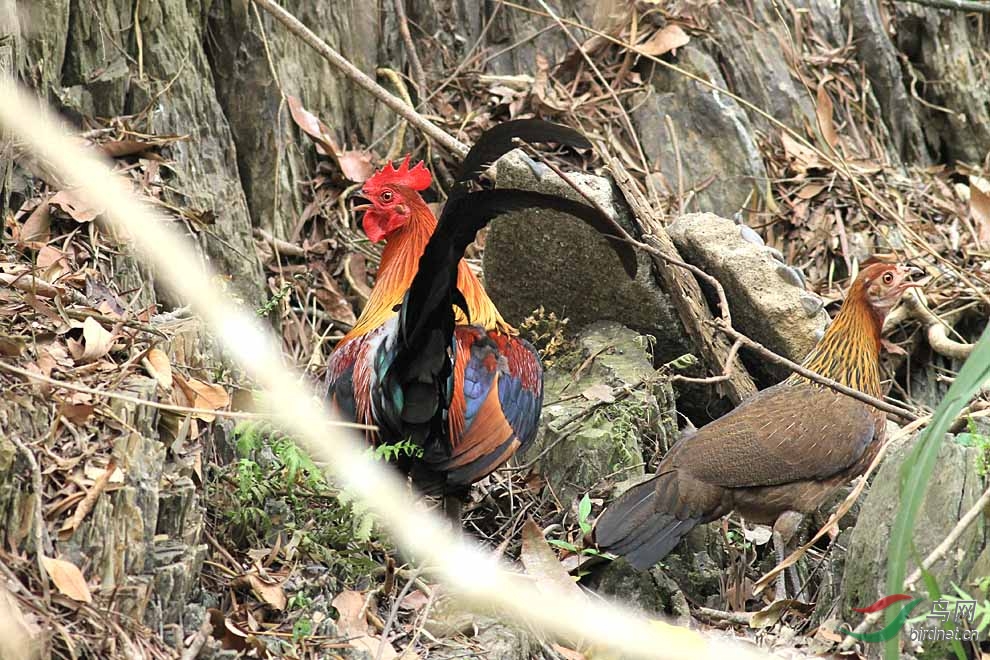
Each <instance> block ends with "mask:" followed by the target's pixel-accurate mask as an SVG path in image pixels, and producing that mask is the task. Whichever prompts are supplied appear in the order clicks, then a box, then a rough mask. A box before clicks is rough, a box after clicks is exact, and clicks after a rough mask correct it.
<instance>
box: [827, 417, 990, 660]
mask: <svg viewBox="0 0 990 660" xmlns="http://www.w3.org/2000/svg"><path fill="white" fill-rule="evenodd" d="M917 439H918V438H917V436H916V437H915V438H914V439H912V440H911V441H909V442H905V443H903V444H901V445H899V446H897V447H894V448H892V449H893V452H892V453H891V455H889V456H888V457H887V459H886V460H885V461H884V463H883V464H882V465H881V467H880V470H879V471H878V472H877V475H876V477H875V478H874V479H873V483H872V486H871V488H870V491H869V493H868V494H867V496H866V501H865V503H864V504H863V508H862V510H861V512H860V514H859V519H858V522H857V524H856V526H855V528H853V530H852V534H851V535H850V536H849V546H848V552H847V554H846V557H845V571H844V573H843V576H842V599H841V601H839V602H838V607H837V609H836V611H835V612H834V614H835V616H836V617H838V618H839V619H841V620H842V621H847V622H853V621H858V620H859V618H858V615H856V614H855V613H853V612H852V611H851V608H853V607H863V606H865V605H868V604H870V603H872V602H873V601H875V600H877V599H878V598H880V597H882V596H884V595H886V593H887V591H886V574H887V540H888V539H889V538H890V527H891V525H892V523H893V520H894V515H895V513H896V511H897V508H898V506H899V501H900V496H901V489H900V470H901V467H902V465H903V464H904V461H905V459H906V458H907V456H908V454H909V453H910V451H911V449H912V448H913V447H914V446H915V444H916V442H917ZM981 452H982V450H981V449H977V448H974V447H964V446H961V445H960V444H958V443H957V442H956V441H955V439H954V438H953V437H947V438H946V439H945V440H944V441H943V443H942V447H941V449H940V451H939V455H938V459H937V460H938V463H937V464H938V467H937V468H936V470H935V472H934V474H933V477H932V480H931V482H930V484H929V487H928V491H927V494H926V496H925V499H924V502H923V503H922V505H921V510H920V512H919V515H918V520H917V523H916V525H915V529H916V530H917V533H916V534H915V535H914V537H913V541H914V546H915V547H914V551H915V552H914V554H915V556H918V557H925V556H927V555H928V553H930V552H931V551H932V550H933V549H934V548H935V547H936V546H937V545H938V544H939V543H941V542H942V540H943V539H945V537H946V536H948V534H949V532H950V531H951V530H952V528H953V527H954V526H955V524H956V521H957V520H958V519H959V516H960V515H962V513H963V512H965V511H967V510H968V509H970V508H971V507H972V506H973V504H975V502H976V500H977V499H979V497H980V494H981V493H982V492H983V490H984V489H985V488H986V483H985V481H986V478H985V477H981V476H980V475H979V474H978V472H977V465H978V462H979V461H980V460H981ZM988 566H990V549H988V530H987V525H986V522H985V521H977V522H976V524H974V525H972V526H971V527H970V528H969V529H967V530H966V531H965V532H964V533H963V535H962V537H961V538H960V539H959V541H958V542H957V543H956V544H955V547H954V549H953V550H952V551H951V552H949V553H948V555H947V556H946V557H945V558H943V559H942V560H941V561H939V562H937V563H936V564H935V566H933V567H932V569H931V573H932V574H933V575H937V576H939V586H940V588H941V589H942V590H943V591H944V592H950V591H951V584H950V583H955V584H957V585H960V586H961V587H963V588H964V589H965V590H968V591H970V592H971V593H973V592H975V590H976V588H975V587H974V586H973V585H972V584H971V581H972V579H973V578H974V577H977V576H982V575H986V574H987V568H988ZM912 570H914V563H913V562H911V563H910V566H909V569H908V571H909V572H910V571H912ZM919 589H920V590H921V591H922V592H923V591H924V586H923V585H921V586H920V587H919ZM934 649H935V647H932V649H929V651H930V652H934ZM868 651H870V649H868ZM949 655H951V652H950V653H949ZM926 657H947V656H946V655H939V654H937V653H936V654H935V655H931V656H926Z"/></svg>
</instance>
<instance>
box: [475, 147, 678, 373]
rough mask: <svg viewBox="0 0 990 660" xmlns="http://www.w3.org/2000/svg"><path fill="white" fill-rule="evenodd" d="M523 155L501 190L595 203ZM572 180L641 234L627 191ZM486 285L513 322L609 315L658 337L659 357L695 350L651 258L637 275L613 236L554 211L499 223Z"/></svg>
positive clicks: (490, 242)
mask: <svg viewBox="0 0 990 660" xmlns="http://www.w3.org/2000/svg"><path fill="white" fill-rule="evenodd" d="M519 160H520V155H519V154H518V152H514V153H511V154H509V155H507V156H505V157H504V158H503V159H501V160H500V161H499V162H498V163H497V164H496V171H495V172H496V179H497V182H498V187H500V188H522V189H526V190H538V191H540V192H543V193H547V194H555V195H561V196H563V197H568V198H570V199H574V200H577V201H580V202H585V203H586V202H587V200H585V199H584V198H583V197H581V195H579V194H578V193H577V192H576V191H575V190H574V189H573V188H572V187H571V186H569V185H568V184H567V183H566V182H565V181H563V180H561V178H560V177H559V176H557V175H556V174H555V173H554V172H552V171H551V170H549V169H548V168H545V167H540V166H537V167H528V166H526V165H524V164H522V163H520V162H519ZM568 176H569V178H570V179H572V180H573V181H574V183H575V184H576V185H577V186H578V187H580V188H581V190H582V191H584V192H585V193H586V194H588V195H589V196H590V197H591V198H593V199H594V200H596V201H597V202H598V203H599V204H600V205H601V206H602V208H604V209H605V210H606V211H608V212H609V213H610V214H611V215H612V217H613V218H614V219H615V220H617V221H618V222H619V223H620V224H622V225H623V226H624V227H625V228H626V230H627V231H630V232H631V233H632V234H633V235H636V234H638V230H637V228H636V226H635V221H634V220H633V219H632V218H631V217H630V213H629V209H628V208H627V206H626V204H625V201H624V200H623V198H622V195H621V194H620V193H619V192H618V191H617V190H616V189H615V188H614V187H613V185H612V182H611V181H610V180H609V179H607V178H605V177H600V176H595V175H592V174H583V173H574V174H568ZM484 271H485V286H486V288H487V289H488V293H489V295H491V297H492V300H494V301H495V304H496V305H498V308H499V309H500V310H501V312H502V314H503V315H504V316H505V317H506V319H507V320H508V321H509V322H510V323H514V324H519V323H520V322H522V320H523V319H525V318H526V317H527V316H529V315H530V314H531V313H532V312H533V310H534V309H536V308H537V307H540V306H543V307H544V308H545V309H546V310H547V311H552V312H554V313H555V314H556V315H557V316H559V317H562V318H564V317H566V318H568V319H569V320H570V325H569V327H570V328H571V329H572V330H579V329H581V328H582V327H584V326H586V325H588V324H589V323H594V322H596V321H602V320H609V321H616V322H618V323H621V324H622V325H626V326H629V327H630V328H633V329H634V330H636V331H638V332H641V333H647V334H650V335H653V336H654V337H655V338H656V339H657V344H656V347H655V353H656V357H657V359H660V360H672V359H674V358H676V357H679V356H680V355H683V354H684V353H688V352H691V348H690V343H689V342H688V340H687V339H686V337H685V336H684V331H683V329H682V326H681V323H680V320H679V319H678V317H677V314H676V312H675V310H674V309H673V308H672V307H671V304H670V299H669V298H668V296H667V294H666V293H664V292H663V291H662V290H661V289H660V287H659V285H658V284H657V283H656V280H655V279H654V277H653V271H652V267H651V265H650V261H649V259H648V258H647V257H646V256H645V255H640V257H639V273H638V275H637V277H636V278H635V279H630V278H629V276H628V275H627V274H626V272H625V271H624V270H623V268H622V265H621V263H620V262H619V259H618V257H617V256H616V255H615V253H614V252H613V251H612V249H611V248H610V247H609V245H608V243H607V241H606V239H605V238H603V237H602V236H600V235H599V234H598V233H597V232H595V230H594V229H592V228H591V227H589V226H588V225H586V224H585V223H583V222H582V221H580V220H577V219H575V218H572V217H570V216H567V215H564V214H561V213H557V212H551V211H526V212H521V213H514V214H509V215H506V216H503V217H501V218H499V219H498V220H497V221H496V222H494V223H492V226H491V229H490V230H489V232H488V236H487V238H486V241H485V255H484Z"/></svg>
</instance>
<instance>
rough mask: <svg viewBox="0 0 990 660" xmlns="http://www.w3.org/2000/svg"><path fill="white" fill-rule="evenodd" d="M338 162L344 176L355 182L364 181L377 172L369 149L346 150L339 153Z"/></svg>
mask: <svg viewBox="0 0 990 660" xmlns="http://www.w3.org/2000/svg"><path fill="white" fill-rule="evenodd" d="M337 163H339V164H340V171H341V172H342V173H343V174H344V176H345V177H347V178H348V179H349V180H351V181H353V182H355V183H364V182H365V181H367V180H368V178H369V177H370V176H371V175H372V174H374V173H375V166H374V165H372V164H371V152H368V151H344V152H343V153H341V154H339V155H337Z"/></svg>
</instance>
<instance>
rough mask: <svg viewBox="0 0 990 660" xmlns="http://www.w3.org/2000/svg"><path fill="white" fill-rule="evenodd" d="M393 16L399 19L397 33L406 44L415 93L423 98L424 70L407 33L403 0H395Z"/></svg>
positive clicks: (424, 87) (407, 22)
mask: <svg viewBox="0 0 990 660" xmlns="http://www.w3.org/2000/svg"><path fill="white" fill-rule="evenodd" d="M395 16H396V18H397V19H398V21H399V34H400V35H402V42H403V43H404V44H405V46H406V57H408V58H409V68H410V69H412V75H413V80H415V81H416V87H417V95H418V96H419V97H420V98H423V95H424V94H426V71H425V70H423V63H422V62H420V60H419V53H417V52H416V44H415V42H413V38H412V34H410V33H409V19H408V18H406V6H405V0H395Z"/></svg>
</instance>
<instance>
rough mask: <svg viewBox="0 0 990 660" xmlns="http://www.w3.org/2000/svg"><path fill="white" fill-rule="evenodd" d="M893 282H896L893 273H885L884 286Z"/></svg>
mask: <svg viewBox="0 0 990 660" xmlns="http://www.w3.org/2000/svg"><path fill="white" fill-rule="evenodd" d="M893 281H894V274H893V273H884V274H883V283H884V284H890V283H891V282H893Z"/></svg>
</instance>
